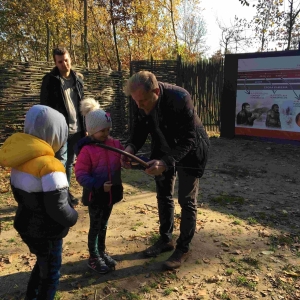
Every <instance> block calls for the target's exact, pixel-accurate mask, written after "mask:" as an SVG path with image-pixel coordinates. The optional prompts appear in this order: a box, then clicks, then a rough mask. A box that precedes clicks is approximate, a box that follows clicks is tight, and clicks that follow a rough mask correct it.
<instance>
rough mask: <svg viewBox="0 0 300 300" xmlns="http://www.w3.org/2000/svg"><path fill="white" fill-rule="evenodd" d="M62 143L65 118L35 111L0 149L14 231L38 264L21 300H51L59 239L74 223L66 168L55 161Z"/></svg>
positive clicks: (44, 109) (56, 275) (40, 107)
mask: <svg viewBox="0 0 300 300" xmlns="http://www.w3.org/2000/svg"><path fill="white" fill-rule="evenodd" d="M67 138H68V127H67V124H66V120H65V118H64V116H63V115H62V114H60V113H59V112H57V111H56V110H54V109H52V108H50V107H47V106H44V105H34V106H33V107H31V108H30V109H29V111H28V112H27V114H26V118H25V124H24V133H15V134H13V135H12V136H10V137H9V138H8V139H7V140H6V141H5V142H4V144H3V146H2V148H1V149H0V165H1V166H4V167H10V168H11V180H10V182H11V188H12V192H13V195H14V198H15V200H16V202H17V203H18V208H17V211H16V216H15V219H14V227H15V229H16V230H17V232H18V233H19V234H20V236H21V238H22V240H23V241H24V242H25V243H26V244H27V246H28V248H29V249H30V252H31V253H34V254H35V255H36V258H37V260H36V264H35V266H34V268H33V269H32V272H31V275H30V279H29V282H28V286H27V291H26V297H25V299H26V300H27V299H28V300H32V299H37V300H52V299H54V297H55V293H56V290H57V287H58V284H59V276H60V273H59V270H60V267H61V259H62V239H63V238H64V237H65V236H66V235H67V233H68V231H69V228H70V227H71V226H74V225H75V223H76V222H77V218H78V214H77V212H76V211H75V210H74V208H73V206H72V205H71V199H70V197H69V184H68V181H67V177H66V172H65V168H64V166H63V165H62V163H61V162H60V161H59V160H57V159H56V158H55V157H54V154H55V152H56V151H58V150H59V149H60V148H61V146H62V145H63V144H64V143H65V142H66V140H67Z"/></svg>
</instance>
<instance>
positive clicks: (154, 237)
mask: <svg viewBox="0 0 300 300" xmlns="http://www.w3.org/2000/svg"><path fill="white" fill-rule="evenodd" d="M159 238H160V235H159V234H158V233H154V232H152V233H151V236H150V243H151V244H152V245H153V244H155V243H156V242H157V241H158V240H159Z"/></svg>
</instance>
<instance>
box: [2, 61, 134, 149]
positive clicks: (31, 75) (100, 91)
mask: <svg viewBox="0 0 300 300" xmlns="http://www.w3.org/2000/svg"><path fill="white" fill-rule="evenodd" d="M52 68H53V63H47V62H26V63H25V62H24V63H23V62H16V61H6V62H2V63H0V144H2V143H3V141H4V140H5V139H6V138H7V137H8V136H9V135H11V134H12V133H14V132H16V131H22V130H23V123H24V117H25V114H26V111H27V110H28V109H29V108H30V107H31V106H32V105H34V104H38V103H39V97H40V87H41V82H42V78H43V76H44V75H45V74H46V73H47V72H49V71H50V70H51V69H52ZM74 69H75V70H76V71H78V72H80V73H82V74H83V76H84V85H85V96H91V97H94V98H95V99H97V100H98V101H99V102H100V104H101V107H102V108H103V109H105V110H107V111H109V112H110V113H111V116H112V120H113V134H114V136H117V137H122V136H123V135H124V134H125V132H126V131H127V130H128V125H127V124H128V118H129V115H128V111H129V110H128V99H127V97H126V96H125V95H124V93H123V83H124V80H125V79H127V78H128V76H129V72H116V71H111V70H85V69H84V68H82V67H76V66H75V67H74Z"/></svg>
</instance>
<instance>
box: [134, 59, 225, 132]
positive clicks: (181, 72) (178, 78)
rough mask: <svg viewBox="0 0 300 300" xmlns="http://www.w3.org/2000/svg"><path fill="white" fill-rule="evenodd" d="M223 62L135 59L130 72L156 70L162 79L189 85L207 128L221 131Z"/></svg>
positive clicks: (187, 86)
mask: <svg viewBox="0 0 300 300" xmlns="http://www.w3.org/2000/svg"><path fill="white" fill-rule="evenodd" d="M223 66H224V63H223V60H220V61H205V60H203V61H199V62H198V63H196V64H188V63H185V62H182V61H181V58H180V57H179V58H178V59H177V61H176V60H162V61H154V60H148V61H133V62H132V63H131V68H130V74H133V73H136V72H138V71H141V70H147V71H150V72H153V73H154V74H155V75H156V77H157V79H158V80H159V81H165V82H168V83H171V84H176V85H178V86H181V87H183V88H185V89H186V90H187V91H188V92H189V93H190V94H191V96H192V99H193V101H194V105H195V108H196V110H197V113H198V115H199V117H200V119H201V120H202V122H203V125H204V126H205V128H206V130H208V131H215V132H219V130H220V103H221V94H222V88H223V72H224V69H223ZM132 110H133V108H132V105H131V107H130V111H131V112H132ZM130 125H131V123H130Z"/></svg>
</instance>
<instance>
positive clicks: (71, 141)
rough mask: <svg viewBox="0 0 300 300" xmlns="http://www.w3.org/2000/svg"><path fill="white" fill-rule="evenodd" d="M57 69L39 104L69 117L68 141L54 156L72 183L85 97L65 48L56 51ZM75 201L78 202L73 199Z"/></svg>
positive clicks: (48, 76) (45, 79)
mask: <svg viewBox="0 0 300 300" xmlns="http://www.w3.org/2000/svg"><path fill="white" fill-rule="evenodd" d="M53 60H54V63H55V67H54V68H53V69H52V71H51V72H50V73H48V74H46V75H45V76H44V77H43V82H42V86H41V94H40V102H41V104H43V105H47V106H50V107H52V108H54V109H56V110H57V111H59V112H60V113H62V114H63V115H64V117H65V118H66V121H67V124H68V128H69V135H68V140H67V142H66V143H65V144H64V145H63V147H62V148H61V149H60V150H59V151H58V152H57V153H56V154H55V156H56V158H57V159H59V160H60V161H61V162H62V163H63V165H64V166H65V168H66V174H67V179H68V182H69V184H70V180H71V175H72V168H73V163H74V159H75V153H74V149H73V147H74V145H75V144H76V143H77V141H78V140H79V139H80V138H81V137H83V136H84V134H85V130H84V124H83V117H82V116H81V114H80V109H79V108H80V101H81V100H82V99H83V97H84V91H83V80H82V79H83V78H82V75H81V74H79V73H76V72H75V71H73V70H72V67H71V57H70V54H69V52H68V50H67V49H66V48H64V47H57V48H55V49H53ZM73 200H74V202H75V201H76V199H75V198H73Z"/></svg>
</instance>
